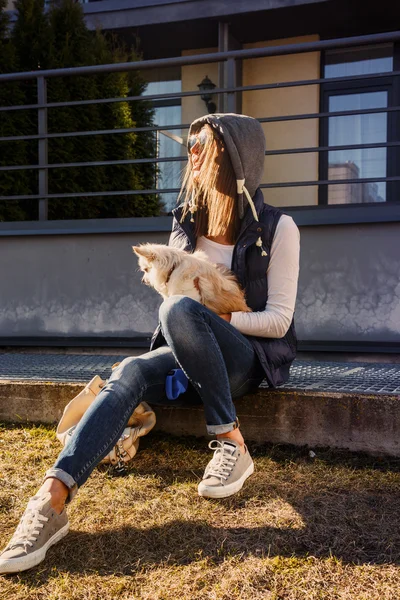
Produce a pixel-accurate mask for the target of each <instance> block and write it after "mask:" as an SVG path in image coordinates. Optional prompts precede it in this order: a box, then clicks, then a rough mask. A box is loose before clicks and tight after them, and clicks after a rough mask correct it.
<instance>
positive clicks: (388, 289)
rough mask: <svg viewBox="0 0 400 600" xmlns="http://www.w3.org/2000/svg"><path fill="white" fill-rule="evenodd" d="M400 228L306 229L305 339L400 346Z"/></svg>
mask: <svg viewBox="0 0 400 600" xmlns="http://www.w3.org/2000/svg"><path fill="white" fill-rule="evenodd" d="M399 239H400V224H399V223H385V224H371V225H341V226H338V225H335V226H334V227H333V226H332V227H329V226H324V227H303V228H302V229H301V276H300V282H299V291H298V297H297V311H296V317H297V320H296V322H297V330H298V334H299V338H300V339H302V340H331V341H346V340H348V341H350V340H351V341H361V342H362V341H370V342H398V343H399V349H400V252H399V247H400V246H399Z"/></svg>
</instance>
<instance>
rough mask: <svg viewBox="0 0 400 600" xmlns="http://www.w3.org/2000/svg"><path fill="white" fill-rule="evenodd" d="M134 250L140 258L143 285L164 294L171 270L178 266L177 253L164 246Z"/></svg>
mask: <svg viewBox="0 0 400 600" xmlns="http://www.w3.org/2000/svg"><path fill="white" fill-rule="evenodd" d="M132 250H133V251H134V253H135V254H136V256H137V257H138V258H139V268H140V270H141V271H142V272H143V278H142V281H143V283H145V284H146V285H150V286H152V287H154V289H156V290H157V291H158V292H160V293H162V292H163V291H164V286H165V282H166V281H167V280H168V276H169V274H170V272H171V270H172V269H173V268H174V267H175V266H176V264H177V256H176V251H175V252H174V250H173V249H172V248H169V247H168V246H165V245H163V244H143V245H142V246H132Z"/></svg>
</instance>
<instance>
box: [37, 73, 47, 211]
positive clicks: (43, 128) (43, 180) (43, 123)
mask: <svg viewBox="0 0 400 600" xmlns="http://www.w3.org/2000/svg"><path fill="white" fill-rule="evenodd" d="M37 95H38V134H39V135H46V134H47V108H45V107H44V105H45V104H46V103H47V82H46V79H45V78H44V77H43V75H39V77H38V78H37ZM38 155H39V167H41V168H40V169H39V194H40V195H43V196H47V194H48V191H49V182H48V169H47V168H46V167H45V166H44V165H47V164H48V144H47V138H39V141H38ZM47 219H48V199H47V198H40V199H39V221H47Z"/></svg>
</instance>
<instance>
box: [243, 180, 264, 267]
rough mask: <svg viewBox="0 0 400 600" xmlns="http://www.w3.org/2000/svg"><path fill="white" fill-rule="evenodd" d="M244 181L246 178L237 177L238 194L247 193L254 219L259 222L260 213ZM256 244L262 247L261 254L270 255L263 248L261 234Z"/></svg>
mask: <svg viewBox="0 0 400 600" xmlns="http://www.w3.org/2000/svg"><path fill="white" fill-rule="evenodd" d="M244 182H245V180H244V179H237V191H238V194H243V193H244V194H245V196H246V198H247V201H248V203H249V205H250V208H251V212H252V213H253V217H254V220H255V221H257V223H259V219H258V214H257V211H256V207H255V206H254V202H253V198H252V197H251V196H250V194H249V191H248V189H247V188H246V186H245V185H244ZM256 246H258V247H259V248H261V256H268V255H267V253H266V251H265V249H264V248H263V245H262V239H261V236H260V237H259V238H258V240H257V241H256Z"/></svg>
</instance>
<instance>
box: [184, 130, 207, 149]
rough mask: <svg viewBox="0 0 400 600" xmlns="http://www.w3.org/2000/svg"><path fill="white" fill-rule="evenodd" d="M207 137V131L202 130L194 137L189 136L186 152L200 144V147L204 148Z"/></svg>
mask: <svg viewBox="0 0 400 600" xmlns="http://www.w3.org/2000/svg"><path fill="white" fill-rule="evenodd" d="M208 136H209V134H208V133H207V131H204V130H203V131H200V133H198V134H196V135H191V136H190V137H189V138H188V141H187V147H188V150H190V151H191V150H193V148H194V147H195V145H196V144H200V146H205V144H206V142H207V140H208Z"/></svg>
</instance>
